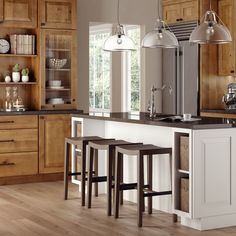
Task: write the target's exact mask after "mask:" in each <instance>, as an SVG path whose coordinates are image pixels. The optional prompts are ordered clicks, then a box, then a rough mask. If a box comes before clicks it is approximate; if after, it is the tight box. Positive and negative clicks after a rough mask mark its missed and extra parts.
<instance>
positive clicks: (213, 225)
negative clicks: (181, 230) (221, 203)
mask: <svg viewBox="0 0 236 236" xmlns="http://www.w3.org/2000/svg"><path fill="white" fill-rule="evenodd" d="M180 221H181V224H182V225H184V226H187V227H190V228H193V229H197V230H201V231H203V230H210V229H219V228H225V227H231V226H235V225H236V214H230V215H221V216H212V217H205V218H200V219H190V218H186V217H181V220H180Z"/></svg>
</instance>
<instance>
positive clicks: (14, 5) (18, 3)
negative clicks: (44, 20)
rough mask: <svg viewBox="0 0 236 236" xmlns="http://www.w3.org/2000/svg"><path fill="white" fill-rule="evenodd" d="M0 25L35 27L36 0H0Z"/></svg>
mask: <svg viewBox="0 0 236 236" xmlns="http://www.w3.org/2000/svg"><path fill="white" fill-rule="evenodd" d="M0 25H1V26H4V27H14V28H18V27H20V28H36V27H37V0H14V1H13V0H0Z"/></svg>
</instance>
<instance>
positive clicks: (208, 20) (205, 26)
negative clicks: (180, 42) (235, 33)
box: [189, 0, 232, 44]
mask: <svg viewBox="0 0 236 236" xmlns="http://www.w3.org/2000/svg"><path fill="white" fill-rule="evenodd" d="M217 18H218V22H219V23H218V22H217V20H216V19H217ZM189 41H190V42H192V43H199V44H223V43H230V42H232V37H231V34H230V32H229V30H228V28H227V27H226V26H225V25H224V23H223V22H222V20H221V19H220V18H219V16H217V14H216V13H215V12H214V11H213V10H212V8H211V0H210V10H208V11H206V13H205V15H204V20H203V22H202V23H201V24H200V25H199V26H197V27H196V28H195V29H194V30H193V32H192V33H191V35H190V39H189Z"/></svg>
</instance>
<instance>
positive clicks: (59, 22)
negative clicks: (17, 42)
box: [39, 0, 77, 29]
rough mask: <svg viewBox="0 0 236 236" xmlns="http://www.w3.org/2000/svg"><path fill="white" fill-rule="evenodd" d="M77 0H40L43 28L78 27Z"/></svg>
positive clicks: (40, 16)
mask: <svg viewBox="0 0 236 236" xmlns="http://www.w3.org/2000/svg"><path fill="white" fill-rule="evenodd" d="M76 9H77V1H76V0H39V24H40V27H41V28H53V29H76V22H77V16H76Z"/></svg>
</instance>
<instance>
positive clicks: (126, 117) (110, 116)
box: [72, 112, 236, 129]
mask: <svg viewBox="0 0 236 236" xmlns="http://www.w3.org/2000/svg"><path fill="white" fill-rule="evenodd" d="M72 116H73V117H81V118H89V119H96V120H110V121H118V122H126V123H135V124H145V125H156V126H163V127H173V128H186V129H219V128H231V127H236V119H235V120H234V119H224V118H209V117H198V118H201V120H198V121H191V122H182V121H180V120H179V121H172V120H165V121H158V120H155V119H151V118H149V117H148V113H144V112H141V113H138V114H132V113H128V112H112V113H106V112H104V113H80V114H73V115H72ZM163 116H169V115H164V114H158V117H163Z"/></svg>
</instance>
